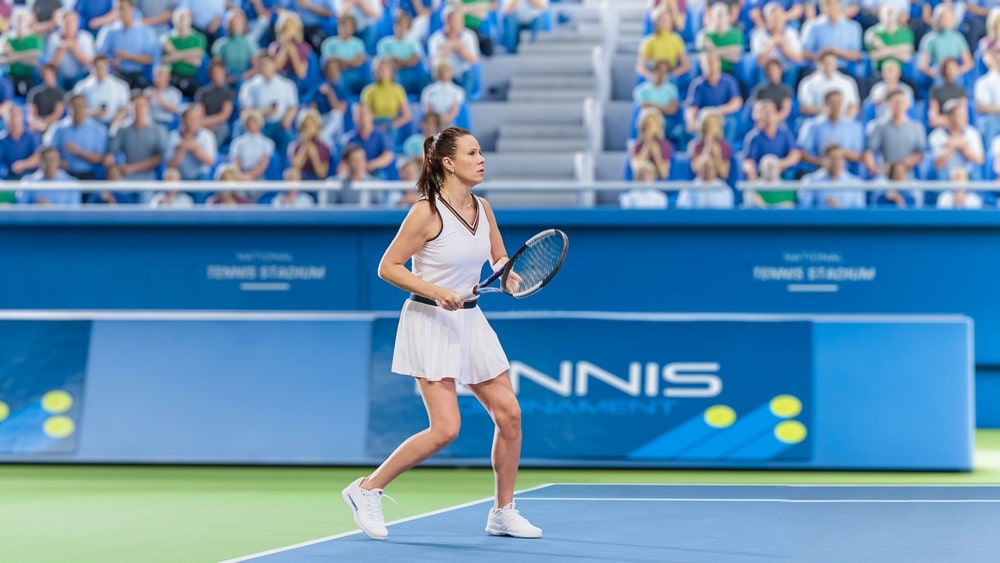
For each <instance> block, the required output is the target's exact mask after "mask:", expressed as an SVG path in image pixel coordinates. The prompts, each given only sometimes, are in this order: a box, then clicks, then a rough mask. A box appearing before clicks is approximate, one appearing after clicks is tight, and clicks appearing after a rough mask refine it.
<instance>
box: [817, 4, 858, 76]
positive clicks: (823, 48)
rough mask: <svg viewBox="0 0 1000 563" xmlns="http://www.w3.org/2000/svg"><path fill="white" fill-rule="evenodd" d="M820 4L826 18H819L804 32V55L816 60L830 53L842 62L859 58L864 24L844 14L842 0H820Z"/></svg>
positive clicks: (854, 60)
mask: <svg viewBox="0 0 1000 563" xmlns="http://www.w3.org/2000/svg"><path fill="white" fill-rule="evenodd" d="M819 4H820V10H821V11H822V12H823V15H824V16H826V17H825V18H817V19H816V21H815V23H813V24H812V25H810V26H808V29H807V30H804V31H803V35H802V37H803V39H802V50H803V54H804V55H805V57H806V58H807V59H810V60H814V61H815V60H819V59H820V58H821V57H822V56H823V55H824V54H826V53H830V54H833V55H834V56H835V57H836V58H837V59H839V60H841V61H849V62H856V61H860V60H861V26H860V25H859V24H858V22H856V21H854V20H852V19H850V16H847V17H845V14H844V11H843V8H841V4H840V0H820V3H819ZM835 62H836V61H835Z"/></svg>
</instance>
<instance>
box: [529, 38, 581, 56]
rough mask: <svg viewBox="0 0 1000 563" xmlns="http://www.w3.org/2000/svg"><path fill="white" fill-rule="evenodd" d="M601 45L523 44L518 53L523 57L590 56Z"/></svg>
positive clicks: (570, 43) (563, 43) (566, 43)
mask: <svg viewBox="0 0 1000 563" xmlns="http://www.w3.org/2000/svg"><path fill="white" fill-rule="evenodd" d="M598 45H599V43H590V42H584V41H581V42H578V43H576V42H569V41H566V42H559V43H541V42H536V43H521V46H520V47H519V49H520V50H519V51H518V53H519V54H520V55H521V56H535V55H560V56H563V55H577V54H580V55H582V54H589V53H591V52H592V51H593V50H594V47H596V46H598Z"/></svg>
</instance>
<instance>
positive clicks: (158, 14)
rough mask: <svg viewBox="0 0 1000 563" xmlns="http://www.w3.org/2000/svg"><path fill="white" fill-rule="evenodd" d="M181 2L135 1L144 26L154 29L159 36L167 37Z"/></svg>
mask: <svg viewBox="0 0 1000 563" xmlns="http://www.w3.org/2000/svg"><path fill="white" fill-rule="evenodd" d="M179 4H180V0H135V7H136V8H137V9H138V10H139V13H140V14H142V24H143V25H145V26H148V27H150V28H152V30H153V31H154V32H155V33H156V35H157V36H163V35H166V34H167V32H168V31H169V30H170V24H171V23H172V22H173V21H174V10H175V9H177V6H178V5H179Z"/></svg>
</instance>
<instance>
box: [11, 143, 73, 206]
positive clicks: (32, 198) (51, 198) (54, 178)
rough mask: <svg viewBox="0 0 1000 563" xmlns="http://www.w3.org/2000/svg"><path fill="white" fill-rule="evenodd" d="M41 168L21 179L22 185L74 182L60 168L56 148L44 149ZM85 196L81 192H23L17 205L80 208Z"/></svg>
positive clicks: (40, 158) (40, 157)
mask: <svg viewBox="0 0 1000 563" xmlns="http://www.w3.org/2000/svg"><path fill="white" fill-rule="evenodd" d="M39 160H40V162H41V168H40V169H39V170H38V171H37V172H34V173H32V174H29V175H27V176H25V177H24V178H22V179H21V182H22V183H29V182H30V183H36V182H73V181H74V178H73V177H72V176H70V175H69V174H67V173H66V172H64V171H63V169H62V168H60V167H59V165H60V159H59V151H58V150H57V149H56V148H55V147H46V148H44V149H42V152H41V155H40V156H39ZM82 202H83V194H81V193H80V191H79V190H44V191H42V190H34V191H32V190H30V189H29V190H21V191H19V192H18V193H17V203H18V204H21V205H32V204H33V205H45V206H49V205H58V206H79V205H80V204H81V203H82Z"/></svg>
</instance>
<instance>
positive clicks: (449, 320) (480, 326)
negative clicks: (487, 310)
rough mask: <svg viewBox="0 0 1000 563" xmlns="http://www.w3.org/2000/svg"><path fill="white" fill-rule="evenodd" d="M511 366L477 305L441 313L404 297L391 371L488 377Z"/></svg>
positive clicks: (462, 379)
mask: <svg viewBox="0 0 1000 563" xmlns="http://www.w3.org/2000/svg"><path fill="white" fill-rule="evenodd" d="M509 368H510V363H509V362H508V361H507V355H506V354H504V351H503V348H502V347H501V346H500V340H499V339H498V338H497V335H496V332H494V331H493V327H491V326H490V324H489V322H488V321H487V320H486V316H485V315H484V314H483V312H482V310H481V309H480V308H479V307H473V308H471V309H459V310H457V311H446V310H444V309H442V308H441V307H437V306H434V305H428V304H425V303H418V302H416V301H413V300H412V299H407V300H406V303H405V304H404V305H403V310H402V312H401V313H400V315H399V326H398V327H397V328H396V344H395V347H394V349H393V355H392V371H393V373H398V374H400V375H410V376H413V377H420V378H423V379H427V380H428V381H440V380H442V379H445V378H454V379H455V381H458V382H459V383H463V384H465V385H472V384H476V383H482V382H484V381H489V380H490V379H493V378H495V377H497V376H498V375H500V374H502V373H503V372H504V371H506V370H507V369H509Z"/></svg>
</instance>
